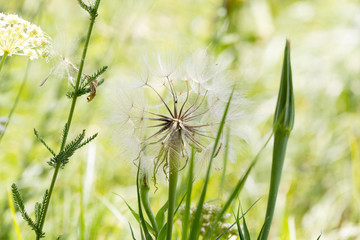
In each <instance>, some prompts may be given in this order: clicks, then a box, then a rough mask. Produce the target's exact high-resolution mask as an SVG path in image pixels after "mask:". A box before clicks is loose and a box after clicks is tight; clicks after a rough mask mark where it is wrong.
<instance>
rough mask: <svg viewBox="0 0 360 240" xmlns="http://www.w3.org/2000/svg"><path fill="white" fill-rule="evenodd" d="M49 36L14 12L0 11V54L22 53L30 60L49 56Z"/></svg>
mask: <svg viewBox="0 0 360 240" xmlns="http://www.w3.org/2000/svg"><path fill="white" fill-rule="evenodd" d="M50 53H51V45H50V42H49V37H48V36H47V35H46V34H45V33H44V32H43V31H42V30H41V29H40V27H38V26H36V25H34V24H32V23H30V22H28V21H25V20H24V19H22V18H20V17H18V16H17V15H14V14H4V13H0V56H2V55H4V54H6V55H8V56H11V55H24V56H28V57H29V58H30V59H31V60H32V59H37V58H39V57H40V58H45V59H46V60H47V59H48V58H49V56H50Z"/></svg>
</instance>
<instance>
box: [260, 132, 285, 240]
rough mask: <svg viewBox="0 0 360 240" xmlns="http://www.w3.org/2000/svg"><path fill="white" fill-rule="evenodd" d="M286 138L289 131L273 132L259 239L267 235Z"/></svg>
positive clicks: (277, 188)
mask: <svg viewBox="0 0 360 240" xmlns="http://www.w3.org/2000/svg"><path fill="white" fill-rule="evenodd" d="M288 139H289V131H286V130H285V131H284V130H278V131H276V132H275V134H274V149H273V161H272V167H271V179H270V190H269V197H268V203H267V209H266V215H265V222H264V227H263V229H262V231H261V234H260V240H267V239H268V236H269V232H270V226H271V222H272V219H273V216H274V211H275V205H276V198H277V194H278V190H279V186H280V179H281V173H282V169H283V165H284V159H285V153H286V146H287V142H288Z"/></svg>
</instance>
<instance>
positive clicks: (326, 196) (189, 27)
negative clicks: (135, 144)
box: [0, 0, 360, 240]
mask: <svg viewBox="0 0 360 240" xmlns="http://www.w3.org/2000/svg"><path fill="white" fill-rule="evenodd" d="M99 9H100V10H99V17H98V19H97V21H96V24H95V28H94V31H93V35H92V38H91V41H90V46H89V51H88V57H87V61H86V63H85V69H84V72H85V73H87V74H90V73H92V72H93V71H95V70H96V69H98V68H99V67H101V66H103V65H108V66H109V70H108V71H107V72H106V73H105V75H104V77H105V83H104V84H103V85H102V86H101V87H99V88H98V92H97V96H96V98H95V99H94V100H93V101H92V102H90V103H88V102H87V101H86V97H82V98H80V99H79V101H78V104H77V107H76V113H75V117H74V120H73V125H72V128H71V130H70V137H74V136H75V135H76V134H78V133H79V132H81V130H82V129H87V132H88V134H91V133H95V132H99V137H98V138H97V139H96V140H95V141H94V142H93V143H91V144H89V145H87V146H86V147H85V148H83V149H82V150H80V151H79V152H77V153H76V154H75V156H73V157H72V159H71V161H70V163H69V164H68V165H67V166H66V169H65V170H63V171H61V173H60V175H59V178H58V180H57V183H56V187H55V191H54V194H53V198H52V200H51V204H50V208H49V212H48V215H47V219H46V223H45V227H44V231H45V232H46V239H55V238H56V237H57V236H58V235H59V234H62V235H63V236H64V238H65V239H81V238H83V239H130V238H131V237H130V231H129V227H128V222H130V223H131V224H132V226H134V228H137V226H138V225H137V224H136V221H135V220H134V219H133V217H132V216H131V214H130V211H129V210H128V209H127V207H126V205H125V204H124V202H123V200H122V199H121V198H120V197H119V195H120V196H122V197H124V198H125V199H126V200H127V201H128V202H129V203H131V204H132V205H133V206H134V207H136V205H135V201H136V186H135V185H134V184H135V177H134V175H135V169H134V166H133V164H132V162H131V160H129V159H125V158H124V157H123V156H122V154H121V151H119V150H118V149H119V148H121V147H120V146H117V144H116V142H113V141H111V140H110V134H109V132H111V129H109V126H108V125H107V124H106V118H107V112H108V109H109V104H110V103H109V101H108V98H110V96H112V95H116V91H114V89H115V88H116V86H117V83H118V82H121V81H123V82H125V81H131V75H132V73H134V72H135V73H136V72H138V71H139V69H141V68H143V67H144V66H143V64H142V63H141V59H142V58H143V57H144V56H145V55H146V54H149V53H152V52H154V51H157V50H159V49H164V48H165V49H172V50H173V51H174V50H175V51H182V52H191V51H194V50H196V49H198V48H203V49H204V48H208V49H209V51H210V52H212V53H213V54H215V55H218V54H221V55H222V56H223V57H225V58H227V59H228V60H229V61H232V65H231V68H232V70H233V75H234V76H233V77H235V78H237V79H238V82H239V85H240V86H241V89H242V90H243V91H244V93H245V94H246V96H247V99H248V100H249V105H248V106H246V109H244V111H245V112H246V113H247V116H246V117H245V118H244V119H243V120H242V121H241V122H239V126H238V128H239V130H241V131H242V132H243V133H244V135H245V136H246V138H245V139H246V143H244V142H242V143H241V144H239V145H238V148H237V150H236V154H234V155H233V159H231V160H232V161H233V163H230V164H231V166H230V167H228V168H227V173H226V179H225V187H224V190H223V191H222V193H221V194H220V195H219V179H220V177H221V172H222V171H216V170H213V177H212V179H211V182H210V184H211V185H210V189H209V191H210V192H209V194H208V197H207V199H208V200H214V199H217V201H218V202H219V203H221V200H222V199H224V198H225V197H226V193H227V192H229V191H230V190H231V189H232V187H233V186H234V184H235V182H236V181H237V179H238V178H239V177H240V176H241V175H242V173H243V172H244V170H245V169H246V167H247V166H248V164H249V162H250V160H251V159H252V157H253V156H254V155H255V154H256V153H257V152H258V150H259V149H260V148H261V146H262V145H263V144H264V142H265V141H266V139H267V137H268V136H269V134H270V131H271V127H272V126H271V124H272V117H273V112H274V109H275V103H276V97H277V92H278V86H279V81H280V71H281V61H282V54H283V48H284V45H285V39H286V38H289V39H290V40H291V44H292V45H291V47H292V53H291V54H292V68H293V81H294V91H295V100H296V102H295V108H296V119H295V127H294V130H293V132H292V134H291V137H290V141H289V144H288V151H287V157H286V161H285V165H284V172H283V177H282V184H281V186H280V191H279V196H278V202H277V208H276V213H275V219H274V222H273V228H272V232H271V239H291V240H293V239H316V238H317V236H318V235H319V234H320V233H322V238H321V239H334V240H335V239H360V207H359V206H360V152H359V151H360V150H359V147H360V117H359V110H360V104H359V101H360V79H359V76H360V3H359V1H357V0H352V1H350V0H343V1H336V0H322V1H310V0H309V1H293V0H285V1H280V0H270V1H265V0H243V1H241V0H238V1H236V0H225V1H219V0H209V1H206V0H191V1H190V0H182V1H179V0H174V1H166V0H157V1H156V0H155V1H148V0H139V1H134V0H123V1H117V0H103V1H102V2H101V4H100V8H99ZM0 11H1V12H6V13H16V14H18V15H19V16H21V17H23V18H24V19H26V20H29V21H32V22H33V23H35V24H37V25H39V26H41V28H42V29H43V31H45V32H47V33H48V35H49V36H50V37H51V38H52V39H53V41H54V47H55V50H56V51H57V53H58V54H59V55H61V56H64V57H66V58H68V59H69V60H70V61H72V62H73V63H74V64H78V63H79V60H80V54H81V51H82V46H83V41H84V37H85V35H86V30H87V25H88V16H87V14H86V13H85V12H84V11H83V10H82V9H81V8H80V7H79V6H78V5H77V2H76V1H75V0H66V1H57V0H15V1H7V0H0ZM28 64H29V63H28V60H27V59H26V58H25V57H19V56H12V57H9V58H8V59H7V60H6V63H5V66H4V68H3V70H2V72H1V74H0V116H6V115H7V114H8V111H9V109H10V107H11V105H12V104H13V102H14V99H15V97H16V93H17V91H18V89H19V88H20V86H21V83H22V81H23V79H24V77H26V78H27V82H26V85H25V89H24V92H23V93H22V95H21V98H20V102H19V105H18V108H17V109H16V111H15V113H14V115H13V117H12V120H11V122H10V125H9V127H8V130H7V132H6V134H5V136H4V138H3V139H2V141H1V143H0V239H17V238H16V234H15V230H14V227H13V223H12V218H11V213H10V210H9V203H8V192H7V191H8V190H7V188H8V187H9V186H10V185H11V183H13V182H16V183H17V184H18V186H19V188H20V190H21V192H22V194H23V197H24V199H25V202H26V206H27V208H28V211H29V212H30V213H31V214H33V209H32V208H33V206H34V203H35V201H40V199H41V198H42V194H43V192H44V190H45V189H46V188H47V187H48V185H49V183H50V179H51V176H52V173H53V169H52V168H50V167H49V166H48V165H47V163H46V162H47V161H48V159H49V158H50V155H49V154H48V152H47V151H46V149H44V147H43V146H41V144H39V141H38V140H36V138H35V136H34V134H33V128H36V129H37V130H38V131H39V132H40V134H41V135H42V136H43V137H44V138H45V139H46V140H47V142H48V143H49V144H50V145H51V146H52V147H53V148H54V149H58V148H59V146H58V145H59V141H60V137H61V131H62V126H63V125H64V123H65V121H66V118H67V114H68V111H69V107H70V100H69V99H67V98H66V97H65V93H66V91H67V89H68V87H69V85H68V81H67V78H66V74H63V72H61V71H56V72H55V73H54V74H53V75H52V76H50V78H49V79H48V81H47V82H46V83H45V85H44V86H42V87H40V86H39V85H40V83H41V82H42V81H43V80H44V78H45V77H46V76H47V75H48V74H49V72H50V71H51V69H52V68H53V67H54V66H55V65H56V64H57V62H56V60H53V61H50V63H46V62H45V61H43V60H35V61H32V62H30V64H29V65H28ZM27 68H28V71H27V70H26V69H27ZM26 72H27V74H26ZM219 161H221V160H219ZM270 169H271V144H270V145H269V146H268V147H267V149H266V150H265V152H264V153H263V154H262V156H261V159H260V161H259V163H258V165H257V166H256V168H255V169H254V171H253V172H252V174H251V177H250V178H249V179H248V182H247V183H246V185H245V188H244V190H243V191H242V193H241V195H240V199H241V201H242V205H243V207H244V208H247V207H249V206H250V205H251V204H252V203H253V202H254V201H256V200H257V199H258V198H261V199H260V201H259V202H258V203H257V204H256V205H255V206H254V207H253V208H252V210H251V211H250V212H249V213H248V215H247V216H248V217H247V221H248V227H249V229H250V232H251V233H252V235H253V236H254V237H255V236H256V235H257V233H258V232H259V230H260V228H261V224H262V221H263V218H264V211H265V209H266V198H267V192H268V187H269V184H268V180H269V178H270ZM197 174H198V175H199V176H201V171H200V169H198V172H197ZM199 179H200V180H198V181H197V182H196V185H195V190H196V188H199V189H200V187H201V178H200V177H199ZM151 192H152V194H151V197H152V200H153V204H154V206H155V209H157V207H159V206H161V204H162V203H164V202H165V201H166V197H167V196H166V193H167V188H166V186H165V185H164V186H161V187H160V188H159V190H158V191H157V192H156V193H155V194H154V193H153V191H151ZM198 192H199V191H198ZM197 198H198V195H196V194H195V195H194V199H195V200H196V199H197ZM234 209H235V208H234ZM16 219H17V220H18V222H19V224H20V228H21V234H22V237H23V239H32V238H33V237H34V235H33V232H32V231H31V230H30V229H29V228H28V226H26V224H25V223H24V222H23V221H22V219H21V216H20V215H19V213H17V216H16ZM81 232H84V233H85V235H81V234H80V233H81Z"/></svg>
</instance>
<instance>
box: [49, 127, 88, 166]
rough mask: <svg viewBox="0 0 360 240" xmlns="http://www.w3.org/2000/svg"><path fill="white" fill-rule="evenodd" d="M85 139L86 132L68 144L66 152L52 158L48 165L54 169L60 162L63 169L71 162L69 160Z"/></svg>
mask: <svg viewBox="0 0 360 240" xmlns="http://www.w3.org/2000/svg"><path fill="white" fill-rule="evenodd" d="M84 137H85V130H83V132H82V133H80V134H79V135H78V136H77V137H76V138H75V139H74V140H72V141H71V142H70V143H68V144H67V145H66V146H65V148H64V150H62V151H61V152H60V153H59V154H58V155H56V156H55V157H53V158H51V159H50V161H49V162H48V164H49V165H50V166H52V167H56V165H57V163H58V162H61V168H64V166H65V165H66V164H67V163H68V162H69V158H70V157H71V156H72V155H73V154H74V152H75V150H76V149H78V145H79V144H80V143H81V141H82V140H83V139H84Z"/></svg>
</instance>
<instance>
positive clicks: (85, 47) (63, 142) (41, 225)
mask: <svg viewBox="0 0 360 240" xmlns="http://www.w3.org/2000/svg"><path fill="white" fill-rule="evenodd" d="M99 3H100V0H97V1H96V3H95V12H97V8H98V6H99ZM95 18H96V14H95V15H94V16H91V18H90V25H89V29H88V32H87V36H86V40H85V45H84V49H83V53H82V57H81V62H80V66H79V71H78V75H77V78H76V83H75V93H77V91H78V90H79V85H80V79H81V74H82V70H83V68H84V63H85V58H86V53H87V49H88V46H89V41H90V36H91V32H92V29H93V26H94V23H95ZM77 97H78V96H77V94H74V97H73V99H72V102H71V107H70V112H69V116H68V120H67V123H66V124H67V128H66V130H65V132H64V135H63V139H62V142H61V147H60V151H59V152H61V151H62V150H63V149H64V147H65V144H66V139H67V136H68V134H69V130H70V126H71V121H72V118H73V114H74V110H75V105H76V100H77ZM60 166H61V161H59V162H58V163H57V164H56V166H55V171H54V174H53V177H52V180H51V184H50V187H49V195H48V201H46V205H45V211H44V216H43V218H42V219H41V222H40V223H41V224H40V232H42V229H43V227H44V222H45V218H46V213H47V210H48V207H49V203H50V199H51V196H52V192H53V190H54V186H55V182H56V178H57V175H58V173H59V170H60ZM36 239H37V240H39V239H40V236H39V235H37V236H36Z"/></svg>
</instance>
